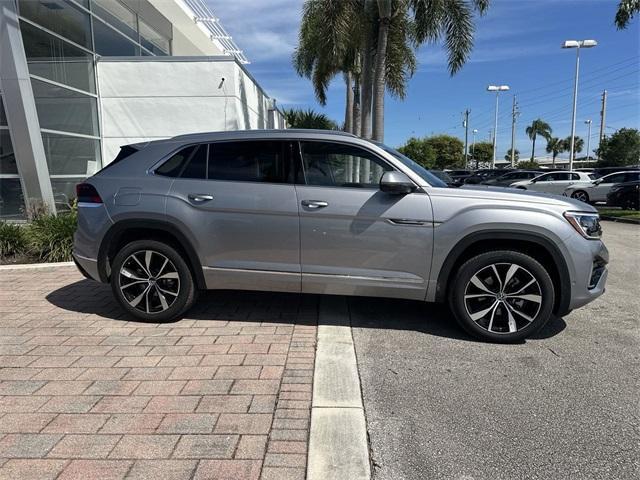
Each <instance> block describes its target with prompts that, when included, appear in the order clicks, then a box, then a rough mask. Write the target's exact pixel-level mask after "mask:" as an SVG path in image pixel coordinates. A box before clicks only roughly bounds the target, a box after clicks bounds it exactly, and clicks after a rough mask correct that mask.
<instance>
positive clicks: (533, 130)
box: [525, 118, 553, 160]
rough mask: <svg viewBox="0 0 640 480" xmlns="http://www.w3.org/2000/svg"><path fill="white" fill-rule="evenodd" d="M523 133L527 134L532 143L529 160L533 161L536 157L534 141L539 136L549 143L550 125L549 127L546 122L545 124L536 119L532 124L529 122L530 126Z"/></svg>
mask: <svg viewBox="0 0 640 480" xmlns="http://www.w3.org/2000/svg"><path fill="white" fill-rule="evenodd" d="M525 132H526V133H527V135H528V136H529V138H530V139H531V142H532V144H531V160H533V159H534V158H535V156H536V139H537V138H538V135H540V136H541V137H544V139H545V140H547V141H549V138H551V134H552V133H553V130H552V129H551V125H549V124H548V123H547V122H545V121H544V120H542V119H541V118H538V119H536V120H534V121H533V122H531V125H529V126H528V127H527V128H526V130H525Z"/></svg>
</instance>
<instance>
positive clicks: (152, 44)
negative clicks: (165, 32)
mask: <svg viewBox="0 0 640 480" xmlns="http://www.w3.org/2000/svg"><path fill="white" fill-rule="evenodd" d="M139 25H140V43H141V44H142V46H143V47H144V48H146V49H148V50H149V51H151V52H153V53H155V54H156V55H169V51H170V42H169V39H168V38H166V37H164V36H162V35H161V34H159V33H158V32H156V31H155V30H154V29H153V28H151V27H150V26H149V25H147V24H146V23H145V22H144V20H142V19H140V21H139Z"/></svg>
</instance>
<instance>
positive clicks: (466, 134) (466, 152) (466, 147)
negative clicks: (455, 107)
mask: <svg viewBox="0 0 640 480" xmlns="http://www.w3.org/2000/svg"><path fill="white" fill-rule="evenodd" d="M470 113H471V110H469V109H468V108H467V109H466V110H465V111H464V120H462V126H463V127H464V167H463V168H465V169H466V168H467V165H468V164H469V114H470Z"/></svg>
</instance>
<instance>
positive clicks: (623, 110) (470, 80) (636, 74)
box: [207, 0, 640, 158]
mask: <svg viewBox="0 0 640 480" xmlns="http://www.w3.org/2000/svg"><path fill="white" fill-rule="evenodd" d="M207 1H208V3H209V5H210V6H211V7H212V9H213V11H214V12H215V14H216V16H218V17H219V18H220V19H221V21H222V23H223V25H224V26H225V27H226V29H227V30H228V31H229V33H230V34H231V35H232V36H233V38H234V40H235V41H236V43H237V44H238V45H239V46H240V48H242V49H244V51H245V52H246V54H247V56H248V58H249V60H250V61H251V64H250V65H248V68H249V70H250V71H251V73H252V74H253V75H254V76H255V77H256V79H257V80H258V81H259V82H260V84H261V85H262V86H263V87H264V88H265V90H266V91H267V92H268V94H269V95H271V96H273V97H275V98H276V99H277V100H278V102H279V105H280V106H285V107H291V106H293V107H302V108H308V107H311V108H314V109H316V110H318V111H322V112H324V113H326V114H327V115H329V116H330V117H331V118H333V119H335V120H336V121H338V122H341V121H342V120H343V118H344V83H343V82H342V80H341V77H339V78H337V79H336V81H334V82H333V83H332V84H331V86H330V89H329V101H328V103H327V105H326V106H325V107H321V106H320V105H318V104H317V102H316V101H315V99H314V96H313V90H312V87H311V84H310V82H309V81H308V80H306V79H302V78H299V77H298V76H297V75H296V73H295V72H294V71H293V68H292V67H291V54H292V52H293V49H294V47H295V45H296V39H297V33H298V26H299V22H300V11H301V6H302V0H207ZM617 3H618V2H617V1H614V0H534V1H525V0H492V4H491V7H490V9H489V12H488V14H487V15H486V16H484V17H482V18H479V19H478V21H477V31H476V42H475V48H474V50H473V52H472V54H471V57H470V59H469V62H468V63H467V64H466V65H465V66H464V67H463V69H462V70H461V71H460V72H459V73H458V74H456V75H455V76H454V77H450V76H449V74H448V73H447V71H446V64H445V56H444V54H443V50H442V47H441V46H440V45H428V46H424V47H421V48H420V50H419V51H418V59H419V67H418V71H417V72H416V74H415V75H414V77H413V78H412V79H411V81H410V84H409V88H408V95H407V97H406V98H405V100H404V101H400V100H396V99H393V98H390V97H389V96H387V101H386V116H385V142H386V143H388V144H389V145H392V146H399V145H401V144H403V143H404V141H405V140H406V139H407V138H408V137H410V136H422V135H431V134H435V133H447V134H451V135H456V136H459V137H460V138H463V137H464V129H463V127H462V112H463V111H464V110H465V109H466V108H469V109H471V115H470V122H469V123H470V129H474V128H475V129H477V130H478V139H479V140H486V139H487V138H488V137H489V131H490V129H491V128H492V127H493V112H494V104H495V97H494V95H492V94H489V93H488V92H486V91H485V89H486V86H487V85H488V84H502V85H504V84H506V85H509V86H510V87H511V91H510V92H506V94H501V98H500V115H499V125H498V155H499V157H500V158H501V157H502V156H503V155H504V153H505V151H506V150H507V148H509V147H510V141H511V115H510V112H511V101H512V95H513V94H515V95H516V96H517V98H518V103H519V104H520V111H521V115H520V117H519V118H518V125H517V130H516V131H517V136H516V148H518V149H519V150H520V151H521V152H522V154H523V155H527V154H529V153H530V151H531V142H530V140H529V139H528V138H527V137H526V135H525V133H524V130H525V127H526V125H527V124H530V123H531V121H532V120H533V119H535V118H539V117H540V118H542V119H544V120H546V121H548V122H549V123H550V124H551V126H552V127H553V134H554V136H559V137H566V136H568V135H569V134H570V127H571V105H572V93H573V72H574V68H575V50H563V49H561V48H560V45H561V43H562V42H563V41H564V40H566V39H586V38H593V39H596V40H597V41H598V43H599V45H598V47H596V48H592V49H588V50H583V51H582V52H581V75H580V83H581V84H580V88H579V97H578V116H577V120H578V121H577V126H576V131H577V134H578V135H580V136H581V137H583V138H585V139H586V137H587V125H585V124H584V121H585V120H587V119H591V120H593V126H592V135H591V146H592V149H593V148H595V147H596V146H597V140H598V130H599V126H600V117H599V112H600V95H601V93H602V90H604V89H607V91H608V93H609V98H608V108H607V122H606V126H607V133H609V134H611V133H613V132H614V131H615V129H618V128H621V127H632V128H640V63H639V58H640V29H639V23H640V19H638V18H636V19H634V20H633V21H632V24H631V25H630V26H629V27H628V28H627V30H624V31H618V30H616V29H615V26H614V25H613V18H614V15H615V10H616V5H617ZM470 131H471V130H470ZM470 137H471V134H470ZM470 141H471V140H470ZM542 150H543V148H541V149H539V150H537V151H538V152H539V153H542Z"/></svg>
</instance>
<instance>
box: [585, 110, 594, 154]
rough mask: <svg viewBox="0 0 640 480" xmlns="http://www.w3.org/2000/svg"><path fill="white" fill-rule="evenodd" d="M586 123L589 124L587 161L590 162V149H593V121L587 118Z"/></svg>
mask: <svg viewBox="0 0 640 480" xmlns="http://www.w3.org/2000/svg"><path fill="white" fill-rule="evenodd" d="M584 123H586V124H587V125H589V132H588V133H587V162H589V151H590V149H591V124H592V123H593V122H592V121H591V120H590V119H589V120H585V121H584Z"/></svg>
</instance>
